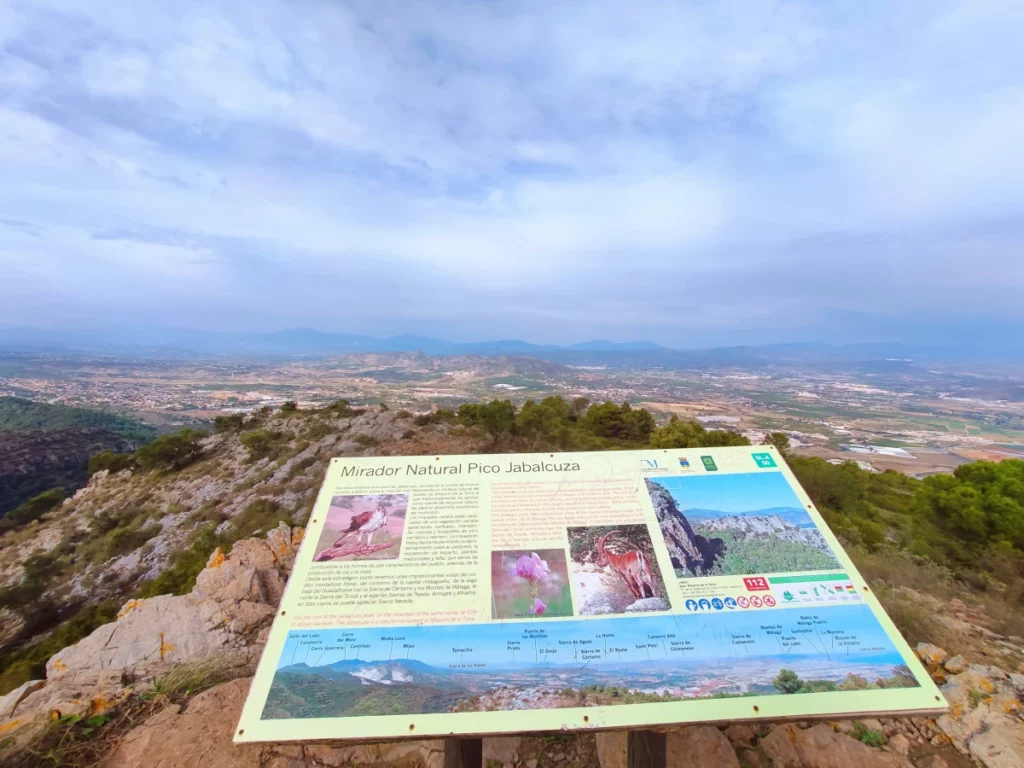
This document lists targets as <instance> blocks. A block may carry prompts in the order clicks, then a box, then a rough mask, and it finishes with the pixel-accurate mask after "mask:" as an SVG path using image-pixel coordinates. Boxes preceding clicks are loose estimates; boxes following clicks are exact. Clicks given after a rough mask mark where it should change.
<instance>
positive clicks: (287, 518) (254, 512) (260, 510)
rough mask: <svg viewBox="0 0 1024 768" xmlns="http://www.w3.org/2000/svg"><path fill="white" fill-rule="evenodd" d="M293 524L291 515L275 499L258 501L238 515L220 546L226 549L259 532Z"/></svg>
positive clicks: (225, 533)
mask: <svg viewBox="0 0 1024 768" xmlns="http://www.w3.org/2000/svg"><path fill="white" fill-rule="evenodd" d="M281 522H284V523H287V524H288V525H291V524H292V519H291V515H290V514H289V513H288V512H285V511H284V508H283V507H282V506H281V505H280V504H278V503H277V502H276V501H274V500H273V499H256V500H255V501H253V502H251V503H250V504H249V506H247V507H246V508H245V509H244V510H242V513H241V514H239V515H236V516H235V518H234V519H233V520H232V521H231V525H230V526H229V527H228V529H227V530H226V531H225V532H224V535H223V536H222V537H221V540H220V542H219V543H220V545H221V546H222V547H226V546H227V545H228V544H229V543H230V544H234V543H235V542H236V541H238V540H239V539H242V538H245V537H246V536H252V535H254V534H255V533H256V532H257V531H269V530H271V529H272V528H276V527H277V525H278V523H281Z"/></svg>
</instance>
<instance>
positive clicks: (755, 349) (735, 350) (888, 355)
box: [0, 325, 1024, 372]
mask: <svg viewBox="0 0 1024 768" xmlns="http://www.w3.org/2000/svg"><path fill="white" fill-rule="evenodd" d="M0 350H7V351H49V352H62V351H63V352H85V353H93V354H105V353H107V354H109V353H119V354H132V355H139V356H150V357H162V358H185V359H188V358H196V357H211V356H237V357H276V358H281V357H284V358H287V357H330V356H333V355H344V354H353V353H388V352H422V353H424V354H427V355H467V354H472V355H481V356H493V355H528V356H531V357H536V358H541V359H544V360H550V361H553V362H558V363H564V364H567V365H603V366H610V367H645V368H658V367H673V368H694V367H723V366H725V367H728V366H735V367H741V368H758V367H766V366H786V365H793V366H795V365H806V364H809V363H813V364H815V365H818V366H820V367H826V368H827V367H830V366H835V367H843V368H849V367H850V366H855V367H859V368H862V369H864V370H866V371H873V372H894V371H899V370H903V369H907V368H910V367H913V366H919V365H921V364H923V363H925V362H929V361H930V362H937V361H938V362H941V361H946V362H967V361H1003V362H1015V363H1021V362H1024V347H1015V348H1009V347H1004V348H999V349H997V350H993V349H991V348H985V347H971V348H968V347H941V348H940V347H923V346H916V345H911V344H899V343H865V344H848V345H842V346H835V345H829V344H822V343H814V342H809V343H792V344H767V345H761V346H735V347H713V348H708V349H672V348H669V347H665V346H662V345H660V344H655V343H652V342H649V341H626V342H614V341H607V340H592V341H585V342H581V343H578V344H568V345H561V346H559V345H553V344H533V343H531V342H528V341H522V340H518V339H501V340H497V341H482V342H470V343H458V342H451V341H444V340H442V339H435V338H432V337H429V336H416V335H402V336H392V337H390V338H376V337H373V336H363V335H357V334H345V333H328V332H325V331H318V330H314V329H311V328H295V329H290V330H283V331H275V332H273V333H233V332H217V331H196V330H188V329H181V328H164V327H160V326H139V325H126V326H124V327H117V328H103V329H91V330H77V329H71V330H50V329H41V328H31V327H15V328H4V329H0Z"/></svg>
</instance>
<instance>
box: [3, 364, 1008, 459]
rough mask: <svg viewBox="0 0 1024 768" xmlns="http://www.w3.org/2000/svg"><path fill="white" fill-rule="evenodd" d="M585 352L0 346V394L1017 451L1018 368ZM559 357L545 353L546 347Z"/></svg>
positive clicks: (905, 450)
mask: <svg viewBox="0 0 1024 768" xmlns="http://www.w3.org/2000/svg"><path fill="white" fill-rule="evenodd" d="M669 352H671V351H670V350H666V351H665V352H664V354H661V355H660V356H659V355H658V354H656V353H654V352H648V353H644V354H643V355H639V354H634V355H624V354H615V353H604V354H602V353H599V352H589V353H586V354H583V353H576V354H575V355H572V356H569V357H566V356H565V355H561V357H562V358H563V359H562V360H556V359H542V358H540V357H523V356H510V355H505V354H499V355H492V356H482V355H475V354H459V355H426V354H423V353H419V352H381V353H356V354H348V355H341V356H336V357H296V358H291V359H289V358H280V357H278V358H227V357H224V356H221V357H213V356H209V357H206V358H200V357H198V356H192V357H189V358H188V359H180V358H167V357H156V356H151V357H144V356H140V357H118V356H114V355H86V354H83V353H71V352H67V353H42V352H14V351H8V352H0V396H3V395H7V396H16V397H28V398H31V399H34V400H41V401H43V402H52V403H62V404H67V405H76V406H85V407H90V408H100V409H105V410H108V411H113V412H116V413H119V414H123V415H125V416H129V417H132V418H136V419H139V420H141V421H143V422H145V423H146V424H149V425H152V426H154V427H157V428H161V429H172V428H177V427H180V426H186V425H190V424H191V425H196V424H199V425H203V424H209V423H210V422H212V420H213V419H214V418H216V417H217V416H220V415H224V414H231V413H251V412H254V411H256V410H258V409H260V408H264V407H271V408H276V407H279V406H280V405H282V404H283V403H285V402H287V401H294V402H296V403H297V404H298V406H299V407H318V406H322V405H325V404H327V403H329V402H332V401H334V400H337V399H338V398H345V399H347V400H349V401H350V402H352V403H355V404H362V403H379V402H386V403H388V404H390V405H392V406H394V407H398V408H405V409H408V410H411V411H422V410H425V409H427V408H429V407H431V406H436V407H448V408H458V406H459V405H460V404H462V403H467V402H481V401H487V400H490V399H495V398H497V399H509V400H511V401H512V402H513V403H517V404H521V403H523V402H525V401H526V400H527V399H530V398H533V399H541V398H543V397H546V396H548V395H561V396H563V397H566V398H567V399H571V398H576V397H585V398H588V399H589V400H590V401H592V402H603V401H612V402H629V403H631V404H633V405H640V406H642V407H644V408H647V409H648V410H650V411H651V412H652V413H653V414H654V415H655V417H656V418H657V419H658V420H659V421H664V420H667V419H668V418H670V417H671V416H678V417H680V418H689V419H696V420H698V421H699V422H701V423H702V424H703V425H705V426H706V427H708V428H709V429H731V430H736V431H739V432H741V433H743V434H744V435H746V436H747V437H748V438H750V439H751V441H752V442H755V443H759V442H761V441H762V440H763V438H764V435H765V434H766V433H767V432H776V431H778V432H783V433H785V434H786V435H787V436H788V438H789V440H790V444H791V446H792V448H793V450H794V451H795V452H796V453H797V454H799V455H807V456H818V457H821V458H824V459H826V460H829V461H833V462H838V461H845V460H855V461H857V462H859V463H860V465H861V466H862V468H864V469H867V470H869V471H874V470H879V471H883V470H886V469H895V470H897V471H899V472H903V473H906V474H909V475H912V476H915V477H925V476H928V475H930V474H934V473H944V472H951V471H952V470H953V469H955V468H956V467H957V466H959V465H961V464H964V463H967V462H969V461H976V460H979V459H988V460H996V461H998V460H1000V459H1002V458H1007V457H1009V458H1013V457H1021V456H1024V387H1022V384H1021V382H1022V381H1024V372H1022V371H1021V370H1019V369H1018V368H1015V367H1013V366H1010V365H1003V366H996V365H994V364H985V365H983V366H977V367H975V368H973V369H971V370H968V371H965V370H963V369H962V368H961V367H960V366H953V365H951V364H943V363H936V362H933V361H930V360H920V361H913V360H889V359H884V358H883V359H877V358H875V357H872V356H871V355H867V356H866V357H855V358H853V359H849V360H842V361H835V360H831V359H828V358H824V359H821V358H814V357H808V356H803V357H798V358H797V359H791V358H787V357H785V356H783V357H775V358H771V357H766V358H757V359H756V360H754V361H753V362H751V361H747V360H744V359H741V358H739V357H737V356H736V355H734V356H733V358H735V359H730V358H724V359H708V358H709V357H710V356H708V355H703V356H702V355H691V356H689V357H687V356H683V355H681V353H680V354H669ZM550 356H551V357H559V355H550Z"/></svg>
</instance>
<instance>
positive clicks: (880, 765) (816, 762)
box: [758, 723, 910, 768]
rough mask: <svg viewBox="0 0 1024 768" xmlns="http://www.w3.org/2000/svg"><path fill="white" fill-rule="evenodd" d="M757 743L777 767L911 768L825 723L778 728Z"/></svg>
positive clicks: (906, 763)
mask: <svg viewBox="0 0 1024 768" xmlns="http://www.w3.org/2000/svg"><path fill="white" fill-rule="evenodd" d="M758 746H759V747H760V748H761V751H762V752H763V753H764V755H765V756H766V757H767V758H768V759H769V760H770V761H771V764H772V766H773V767H774V768H910V763H908V762H907V761H906V760H905V759H904V758H902V757H900V756H898V755H894V754H891V753H888V752H882V751H880V750H877V749H872V748H871V747H869V746H867V745H866V744H862V743H861V742H859V741H857V740H856V739H854V738H851V737H850V736H847V735H846V734H843V733H836V732H835V731H834V730H832V728H831V726H829V725H826V724H825V723H820V724H819V725H815V726H813V727H812V728H808V729H807V730H801V729H799V728H797V727H796V726H794V725H785V726H779V727H776V728H775V729H774V730H772V732H771V733H769V734H768V735H767V736H765V737H764V738H763V739H761V741H760V743H759V745H758Z"/></svg>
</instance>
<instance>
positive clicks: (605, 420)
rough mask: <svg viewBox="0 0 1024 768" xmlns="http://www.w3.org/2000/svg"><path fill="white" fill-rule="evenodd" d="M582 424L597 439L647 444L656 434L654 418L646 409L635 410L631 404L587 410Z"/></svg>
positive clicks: (605, 404)
mask: <svg viewBox="0 0 1024 768" xmlns="http://www.w3.org/2000/svg"><path fill="white" fill-rule="evenodd" d="M581 422H582V424H583V426H584V427H586V428H587V429H588V430H589V431H590V432H591V433H592V434H594V435H596V436H597V437H607V438H611V439H613V440H621V441H623V442H628V443H646V442H647V441H648V440H649V439H650V437H651V433H652V432H654V417H653V416H651V414H650V412H649V411H648V410H647V409H645V408H637V409H635V410H634V409H633V408H632V407H631V406H630V404H629V403H623V404H622V405H615V403H602V404H601V405H592V406H590V407H589V408H588V409H587V412H586V413H585V414H584V416H583V418H582V419H581Z"/></svg>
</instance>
